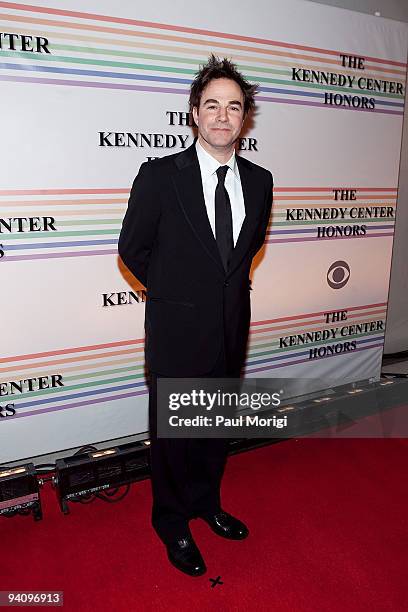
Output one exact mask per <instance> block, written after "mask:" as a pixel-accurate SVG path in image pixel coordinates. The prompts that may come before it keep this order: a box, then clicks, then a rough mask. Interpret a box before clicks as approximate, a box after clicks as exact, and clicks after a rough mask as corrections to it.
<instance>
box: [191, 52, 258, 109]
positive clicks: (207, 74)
mask: <svg viewBox="0 0 408 612" xmlns="http://www.w3.org/2000/svg"><path fill="white" fill-rule="evenodd" d="M222 78H224V79H231V80H232V81H235V82H236V83H237V84H238V85H239V86H240V88H241V91H242V93H243V95H244V114H245V115H246V114H247V112H248V111H250V110H252V109H253V108H254V106H255V93H256V91H257V89H258V85H257V84H255V85H251V83H249V82H248V81H247V80H246V79H245V78H244V77H243V76H242V74H241V73H240V72H238V70H237V68H236V66H235V64H233V63H232V62H230V60H229V59H227V58H226V57H224V59H223V60H220V58H218V57H215V55H214V54H213V53H211V55H210V57H209V59H208V62H207V63H206V64H205V66H201V68H200V70H199V71H198V72H197V73H196V75H195V78H194V81H193V82H192V83H191V89H190V99H189V104H190V112H192V110H193V106H196V107H197V109H198V108H199V106H200V100H201V94H202V93H203V91H204V89H205V87H206V86H207V85H208V83H209V82H210V81H212V80H213V79H222Z"/></svg>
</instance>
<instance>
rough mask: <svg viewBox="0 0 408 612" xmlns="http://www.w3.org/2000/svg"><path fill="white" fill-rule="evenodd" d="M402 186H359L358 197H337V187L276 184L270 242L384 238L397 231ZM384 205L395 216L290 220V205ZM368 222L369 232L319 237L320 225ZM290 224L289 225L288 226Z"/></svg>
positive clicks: (307, 206) (267, 239) (313, 206)
mask: <svg viewBox="0 0 408 612" xmlns="http://www.w3.org/2000/svg"><path fill="white" fill-rule="evenodd" d="M397 194H398V189H396V188H389V187H388V188H383V187H358V188H356V200H354V201H340V200H337V201H335V200H334V199H333V189H329V188H327V187H276V188H275V189H274V202H273V207H272V215H271V225H270V227H271V229H269V230H268V232H267V238H266V240H265V242H266V243H267V244H285V243H292V242H310V241H320V242H321V241H323V240H361V239H365V238H380V237H381V238H382V237H384V236H393V235H394V225H395V212H396V205H397ZM366 206H378V207H380V206H384V207H391V208H392V209H393V218H391V219H389V218H386V217H385V218H381V217H378V218H362V219H350V218H346V219H341V218H338V219H329V220H321V219H316V220H307V221H306V220H299V221H297V220H296V221H294V220H287V219H286V210H287V209H300V208H307V209H319V208H330V207H342V208H347V209H348V210H349V209H351V208H355V207H358V208H360V207H362V208H363V207H366ZM357 224H358V225H366V226H367V233H366V234H365V235H354V236H353V235H351V236H339V235H333V236H330V237H328V236H325V237H318V236H317V231H316V227H317V226H319V227H322V226H328V225H330V226H334V227H337V226H341V225H343V226H344V225H349V226H350V225H357ZM285 228H286V229H285Z"/></svg>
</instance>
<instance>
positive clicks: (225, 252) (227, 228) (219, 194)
mask: <svg viewBox="0 0 408 612" xmlns="http://www.w3.org/2000/svg"><path fill="white" fill-rule="evenodd" d="M227 172H228V166H220V167H219V168H218V170H217V176H218V185H217V187H216V189H215V239H216V241H217V245H218V249H219V251H220V255H221V259H222V263H223V264H224V269H225V271H227V269H228V261H229V258H230V256H231V253H232V251H233V249H234V237H233V233H232V212H231V203H230V199H229V196H228V192H227V190H226V189H225V185H224V181H225V176H226V174H227Z"/></svg>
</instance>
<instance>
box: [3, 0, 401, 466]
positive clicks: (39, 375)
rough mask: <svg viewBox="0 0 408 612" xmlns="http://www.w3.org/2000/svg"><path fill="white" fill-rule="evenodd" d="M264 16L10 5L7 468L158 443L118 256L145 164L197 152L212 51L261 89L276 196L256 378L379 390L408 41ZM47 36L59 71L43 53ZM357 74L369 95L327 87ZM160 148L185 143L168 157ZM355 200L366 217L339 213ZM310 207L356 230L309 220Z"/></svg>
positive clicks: (178, 6) (335, 21) (139, 307)
mask: <svg viewBox="0 0 408 612" xmlns="http://www.w3.org/2000/svg"><path fill="white" fill-rule="evenodd" d="M33 5H35V6H36V7H38V8H37V9H36V8H34V6H33ZM256 9H257V10H254V6H253V5H248V3H246V2H244V1H243V0H238V1H237V2H235V3H234V4H233V6H230V5H228V6H223V5H220V3H219V2H215V0H210V1H209V2H207V3H205V4H203V6H201V5H200V7H199V10H198V9H197V5H195V4H193V3H187V5H186V4H184V3H182V2H180V1H176V2H172V3H165V2H149V3H147V4H143V5H142V4H139V3H134V2H131V1H130V0H127V1H126V2H121V3H120V4H119V5H118V4H117V3H114V2H108V1H106V0H105V1H102V2H96V1H91V0H86V1H85V0H84V1H81V2H78V1H74V0H70V1H63V2H58V3H53V2H46V1H45V0H44V1H42V2H34V0H33V1H32V2H31V4H30V5H24V4H13V3H9V2H1V1H0V24H1V28H0V31H1V32H2V33H3V34H2V37H1V39H0V40H1V48H0V68H1V70H0V87H1V95H0V117H1V119H0V121H1V128H2V137H3V147H2V161H3V163H2V164H1V166H0V207H1V215H0V244H1V245H2V246H1V247H0V255H1V258H0V274H1V287H2V289H3V290H2V297H3V299H2V302H1V321H2V332H1V339H2V343H1V346H2V350H1V353H2V354H1V359H0V405H1V406H2V412H1V414H2V415H3V416H2V418H1V419H0V441H1V444H0V462H5V461H11V460H14V459H19V458H22V457H29V456H35V455H39V454H42V453H47V452H52V451H56V450H61V449H64V448H70V447H74V446H79V445H81V444H85V443H91V442H98V441H102V440H105V439H113V438H118V437H121V436H125V435H129V434H136V433H142V432H145V431H146V429H147V411H146V408H147V389H146V384H145V379H144V368H143V319H144V301H143V300H144V296H143V292H142V289H143V288H142V287H141V286H138V285H137V283H136V282H135V281H134V279H131V278H129V275H128V274H126V271H125V270H124V268H123V266H122V265H121V264H120V262H119V261H118V257H117V252H116V243H117V238H118V234H119V231H120V226H121V220H122V218H123V215H124V212H125V209H126V203H127V197H128V193H129V188H130V186H131V183H132V181H133V178H134V176H135V175H136V173H137V171H138V168H139V166H140V164H141V163H142V162H143V161H145V160H146V159H147V158H148V157H149V156H150V157H155V156H162V155H166V154H169V153H173V152H176V151H179V150H181V149H182V144H183V143H184V144H185V146H188V145H189V144H191V142H192V139H193V135H192V131H191V128H190V127H188V126H187V125H185V122H184V124H183V115H180V113H185V112H186V111H187V98H188V88H189V83H190V81H191V80H192V78H193V74H194V72H195V71H196V70H197V68H198V65H199V64H200V63H203V62H204V61H205V60H206V57H207V56H208V54H209V53H210V52H211V51H213V52H214V53H216V54H217V55H220V56H224V55H225V56H227V57H230V58H232V59H233V60H234V61H235V62H236V63H237V64H238V65H239V66H240V68H241V69H242V71H243V72H244V73H245V74H246V75H247V76H248V78H249V79H250V80H252V81H254V82H259V83H260V85H261V92H260V94H259V96H258V110H257V113H256V115H255V116H254V118H253V120H252V122H251V125H250V126H249V128H248V130H247V131H246V133H245V134H244V136H245V137H246V139H247V140H245V141H244V147H245V148H246V149H247V148H248V138H253V139H255V144H256V150H251V151H248V150H243V151H242V154H243V155H244V156H247V157H248V158H249V159H251V160H252V161H254V162H256V163H259V164H261V165H263V166H265V167H267V168H269V169H270V170H271V171H272V173H273V175H274V179H275V192H274V194H275V200H274V206H273V215H272V219H271V225H270V228H269V233H268V237H267V240H266V244H265V248H264V249H263V250H262V252H261V253H260V255H259V256H258V257H257V259H256V261H255V262H254V265H253V269H252V278H253V289H254V290H253V291H252V323H251V335H250V343H249V346H248V356H247V362H246V371H245V375H246V376H249V377H251V376H257V377H273V376H279V377H312V378H315V379H317V380H318V381H319V383H318V384H319V387H320V388H323V387H324V384H325V379H326V380H327V379H328V378H330V380H331V382H332V381H333V379H334V380H335V381H337V382H338V384H342V383H344V382H346V381H353V380H360V379H376V378H378V377H379V373H380V365H381V355H382V349H383V342H384V325H385V319H386V313H387V296H388V284H389V272H390V262H391V252H392V243H393V231H394V220H395V206H396V196H397V185H398V166H399V155H400V140H401V129H402V118H403V105H404V94H405V73H406V55H407V27H406V25H405V24H402V23H398V22H394V21H388V20H384V19H378V18H375V17H370V16H366V15H361V14H356V13H353V12H350V11H346V10H341V9H335V8H331V7H323V6H320V5H316V4H313V3H309V2H304V1H301V0H288V1H287V2H285V3H282V2H279V1H277V0H268V1H266V0H261V1H259V2H257V3H256ZM294 15H296V19H294V18H293V16H294ZM10 33H14V34H16V35H18V36H15V37H14V38H11V37H10ZM5 34H6V35H5ZM22 35H24V36H27V37H31V38H30V39H28V38H26V39H24V41H25V42H24V44H23V40H22V38H21V37H22ZM36 37H41V38H40V42H41V41H42V43H43V44H44V45H46V48H47V49H48V50H49V53H45V52H44V49H43V52H41V53H37V52H36V50H35V49H36ZM43 39H47V43H45V42H44V40H43ZM24 46H25V49H24V48H23V47H24ZM30 46H31V47H32V48H33V49H34V51H30V50H28V49H27V47H28V48H30ZM13 47H14V48H13ZM341 55H347V56H353V57H355V56H358V57H359V58H362V59H361V60H360V61H361V64H360V66H358V67H355V66H356V65H357V63H356V62H357V60H355V59H352V60H351V61H350V63H351V66H350V65H348V66H343V65H342V58H341ZM347 61H348V60H347ZM353 62H354V64H353ZM353 66H354V67H353ZM312 71H314V72H313V73H312ZM339 75H344V76H345V77H346V78H345V80H346V83H349V84H352V87H347V86H339V85H336V84H332V85H330V84H327V83H325V82H323V83H322V82H320V83H319V82H311V80H314V81H317V80H319V79H320V81H322V80H323V81H324V79H330V78H331V79H332V82H334V83H338V79H339ZM359 79H371V82H370V81H369V85H370V86H371V87H372V86H374V85H375V82H374V80H376V81H379V83H378V85H379V87H380V88H381V87H382V88H383V89H384V88H385V89H386V92H384V91H375V92H373V91H369V90H366V89H364V86H365V85H366V84H367V81H361V80H360V81H359ZM359 83H360V85H361V87H359ZM390 83H392V85H390ZM330 94H332V95H336V96H337V98H336V101H337V104H338V105H337V106H336V105H330V104H326V103H325V95H326V97H327V96H329V95H330ZM363 100H365V101H363ZM348 103H350V104H354V105H355V107H353V106H352V107H350V106H348ZM364 106H368V108H364ZM370 106H371V107H373V108H370ZM170 112H172V113H174V115H172V117H173V118H174V119H175V122H174V123H175V124H174V125H172V124H171V122H170V115H169V113H170ZM178 117H181V118H182V120H181V123H182V124H181V125H178V124H177V121H176V119H177V118H178ZM184 118H185V117H184ZM129 134H130V135H131V136H129ZM142 134H143V135H145V138H144V140H142V141H141V139H142V136H141V135H142ZM154 134H160V135H162V136H158V137H156V138H158V139H159V142H160V141H165V138H166V136H167V139H168V141H170V143H171V144H172V142H174V143H176V145H175V146H174V147H170V148H165V147H154V146H152V147H149V146H148V145H146V142H147V141H148V140H149V138H152V136H151V135H154ZM149 135H150V136H149ZM128 143H129V144H130V146H121V145H126V144H128ZM101 144H103V145H104V146H101ZM141 144H143V145H144V146H140V145H141ZM115 145H118V146H115ZM340 188H341V189H344V190H347V191H346V193H345V194H343V195H345V196H346V198H347V199H343V200H338V201H336V200H335V199H334V189H340ZM381 207H382V208H381ZM359 208H360V209H362V210H361V211H360V213H359V212H358V209H359ZM299 209H300V210H301V211H303V213H302V214H303V215H307V214H309V215H319V214H323V209H327V211H329V212H327V211H326V214H330V211H334V210H335V209H337V212H338V214H339V215H340V214H343V215H344V218H343V219H341V218H338V219H336V220H334V221H333V220H323V221H322V220H319V219H312V220H307V221H304V220H303V221H302V220H301V218H300V217H299V220H296V221H295V220H294V216H295V215H296V214H297V213H296V211H297V210H299ZM366 209H368V210H369V211H371V214H373V213H375V211H376V212H377V214H378V215H382V213H384V216H378V217H377V218H376V217H372V218H369V219H367V218H364V217H363V216H362V215H364V214H366V213H365V211H366ZM298 214H301V213H298ZM332 214H333V212H332ZM30 219H31V227H30ZM362 226H364V228H365V229H362ZM353 227H355V228H357V232H358V233H359V235H358V234H356V235H355V236H354V237H353V236H351V237H350V236H349V235H348V232H351V231H352V228H353ZM319 228H320V229H319ZM321 228H325V229H324V230H323V229H321ZM323 231H325V232H329V235H330V237H324V238H322V237H320V236H321V233H322V232H323ZM339 233H340V235H339ZM331 234H333V235H331ZM342 234H345V236H343V237H341V235H342ZM331 267H332V268H333V267H334V273H333V272H332V273H331V276H328V275H329V274H330V273H329V271H330V269H331ZM129 292H133V293H129ZM330 312H335V313H339V312H342V313H343V315H342V317H343V319H342V320H339V318H340V316H339V315H338V314H337V315H335V317H334V319H335V318H336V317H337V319H338V320H337V321H336V320H334V321H330V319H329V315H328V314H327V313H330ZM370 323H371V326H370ZM350 326H360V327H350ZM326 329H329V330H332V331H331V336H330V338H329V339H319V336H318V334H319V333H322V331H323V330H326ZM308 332H309V335H308V336H306V334H307V333H308ZM313 332H314V335H313ZM180 333H182V330H180ZM291 336H293V340H292V344H290V343H289V342H290V340H289V338H290V337H291ZM347 342H348V343H349V345H348V346H347V345H346V343H347ZM317 351H318V352H317ZM311 357H312V358H311ZM7 405H8V406H9V408H8V409H6V406H7ZM13 412H14V414H13Z"/></svg>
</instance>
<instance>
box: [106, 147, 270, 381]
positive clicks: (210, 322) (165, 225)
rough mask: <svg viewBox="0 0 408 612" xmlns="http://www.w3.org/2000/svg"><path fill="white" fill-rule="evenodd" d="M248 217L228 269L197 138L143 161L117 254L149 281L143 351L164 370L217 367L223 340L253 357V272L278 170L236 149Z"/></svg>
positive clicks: (230, 354) (232, 357)
mask: <svg viewBox="0 0 408 612" xmlns="http://www.w3.org/2000/svg"><path fill="white" fill-rule="evenodd" d="M237 163H238V169H239V174H240V178H241V184H242V190H243V195H244V203H245V219H244V222H243V224H242V227H241V231H240V234H239V236H238V240H237V243H236V245H235V248H234V250H233V252H232V256H231V259H230V262H229V268H228V270H227V271H225V270H224V267H223V264H222V260H221V257H220V255H219V251H218V247H217V243H216V240H215V238H214V235H213V233H212V230H211V226H210V222H209V220H208V216H207V211H206V207H205V201H204V194H203V188H202V180H201V172H200V166H199V162H198V158H197V153H196V149H195V143H193V144H192V145H191V146H190V147H189V148H188V149H186V150H185V151H182V152H180V153H176V154H173V155H168V156H166V157H162V158H160V159H156V160H152V161H150V162H145V163H143V164H142V165H141V167H140V170H139V174H138V175H137V177H136V179H135V181H134V183H133V187H132V190H131V193H130V198H129V204H128V209H127V212H126V215H125V218H124V220H123V225H122V230H121V233H120V237H119V245H118V249H119V254H120V256H121V258H122V260H123V262H124V263H125V264H126V266H127V267H128V268H129V270H130V271H131V272H132V273H133V274H134V276H136V278H137V279H138V280H140V281H141V282H142V283H143V285H144V286H145V287H146V289H147V300H146V310H145V336H146V337H145V358H146V363H147V366H148V367H149V369H150V370H151V371H152V372H157V373H159V374H162V375H164V376H173V377H177V376H181V377H193V376H200V375H201V376H202V375H205V374H206V373H208V372H210V370H211V368H212V367H213V365H214V364H215V362H216V360H217V357H218V355H219V353H220V350H221V343H224V346H225V351H226V355H227V359H228V363H229V364H230V367H231V368H232V370H233V371H237V370H238V371H239V370H240V368H241V367H242V365H243V362H244V360H245V353H246V345H247V339H248V331H249V323H250V317H251V306H250V293H249V291H250V288H251V287H250V280H249V271H250V268H251V263H252V259H253V257H254V255H255V254H256V253H257V251H258V250H259V249H260V248H261V246H262V244H263V242H264V239H265V234H266V229H267V226H268V221H269V217H270V213H271V206H272V187H273V179H272V174H271V173H270V172H269V171H268V170H265V169H264V168H262V167H261V166H258V165H256V164H254V163H252V162H250V161H249V160H247V159H243V158H242V157H239V156H237Z"/></svg>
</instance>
